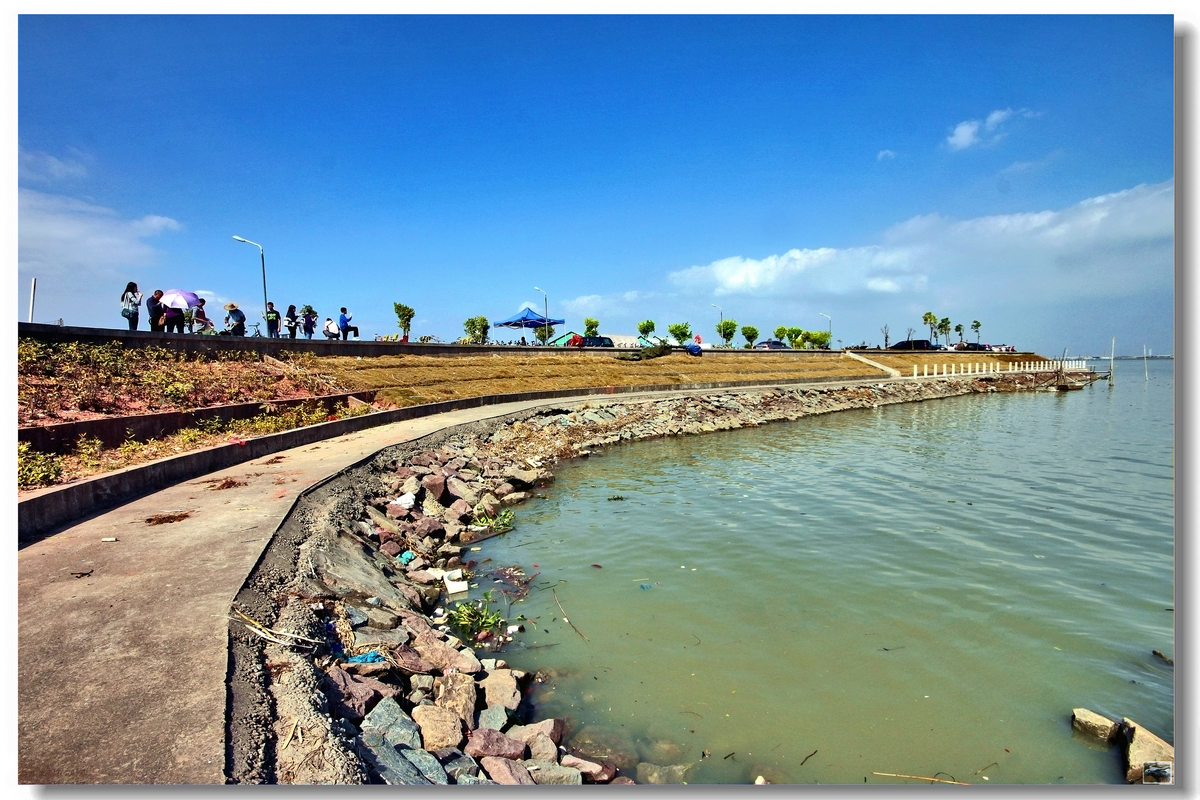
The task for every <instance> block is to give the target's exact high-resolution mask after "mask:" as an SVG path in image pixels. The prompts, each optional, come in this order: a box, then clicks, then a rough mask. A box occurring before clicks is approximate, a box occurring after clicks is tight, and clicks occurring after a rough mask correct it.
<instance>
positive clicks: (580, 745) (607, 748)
mask: <svg viewBox="0 0 1200 800" xmlns="http://www.w3.org/2000/svg"><path fill="white" fill-rule="evenodd" d="M509 733H510V734H511V733H512V731H509ZM551 738H553V737H551ZM567 750H568V752H570V753H572V754H574V755H577V756H579V757H580V758H584V759H587V760H588V761H611V762H612V763H613V764H615V765H616V767H617V769H619V770H621V771H622V772H628V771H630V770H632V769H633V768H634V767H636V766H637V763H638V760H639V759H638V755H637V747H636V746H635V745H634V742H633V738H632V737H631V736H629V735H628V734H626V733H623V732H620V731H616V730H612V729H609V728H601V727H587V728H584V729H583V730H581V731H579V732H578V733H576V734H575V735H574V736H572V737H571V741H570V743H569V744H568V745H567ZM638 782H639V783H641V781H640V780H639V781H638Z"/></svg>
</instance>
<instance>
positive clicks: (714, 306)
mask: <svg viewBox="0 0 1200 800" xmlns="http://www.w3.org/2000/svg"><path fill="white" fill-rule="evenodd" d="M709 305H710V306H712V307H713V308H715V309H716V310H717V311H721V307H720V306H719V305H717V304H716V303H709ZM724 321H725V312H724V311H721V322H724Z"/></svg>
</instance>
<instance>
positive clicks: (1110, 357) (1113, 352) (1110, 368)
mask: <svg viewBox="0 0 1200 800" xmlns="http://www.w3.org/2000/svg"><path fill="white" fill-rule="evenodd" d="M1116 359H1117V337H1115V336H1114V337H1112V350H1111V351H1110V352H1109V354H1108V388H1110V389H1111V388H1112V387H1113V384H1114V382H1115V381H1116V378H1114V377H1113V362H1114V361H1116Z"/></svg>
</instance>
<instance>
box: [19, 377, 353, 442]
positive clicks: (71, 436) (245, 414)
mask: <svg viewBox="0 0 1200 800" xmlns="http://www.w3.org/2000/svg"><path fill="white" fill-rule="evenodd" d="M351 397H353V398H355V399H356V400H362V401H363V402H366V403H369V402H371V401H372V400H374V399H375V392H374V391H364V392H347V393H344V394H329V395H322V396H320V397H309V398H301V399H297V400H275V401H272V402H271V403H270V405H272V406H274V407H276V408H293V407H295V406H299V405H304V404H305V403H312V402H314V401H315V402H318V403H320V404H321V405H323V406H324V407H325V410H326V411H327V412H331V411H333V409H334V406H336V405H337V404H338V403H347V402H349V398H351ZM267 405H268V404H267V403H236V404H232V405H225V406H211V407H209V408H198V409H194V410H192V411H164V412H162V413H159V414H139V415H137V416H131V417H109V418H106V419H87V420H79V421H77V422H60V423H58V424H56V425H40V426H36V427H31V428H18V429H17V441H19V442H28V443H29V445H30V446H31V447H32V448H33V449H34V450H38V451H40V452H42V453H69V452H71V451H72V450H74V448H75V444H76V442H78V441H79V437H80V436H87V437H89V438H94V439H99V440H100V441H101V442H102V443H103V444H104V446H105V447H120V446H121V444H122V443H123V442H124V441H126V439H133V440H134V441H137V442H146V441H149V440H150V439H161V438H162V437H164V436H170V435H171V434H172V433H175V432H176V431H178V430H180V429H181V428H188V427H195V426H196V425H197V424H198V423H200V422H204V421H206V420H212V419H219V420H221V421H222V422H230V421H231V420H239V419H250V418H252V417H257V416H258V415H259V414H261V413H263V411H264V410H265V408H266V406H267Z"/></svg>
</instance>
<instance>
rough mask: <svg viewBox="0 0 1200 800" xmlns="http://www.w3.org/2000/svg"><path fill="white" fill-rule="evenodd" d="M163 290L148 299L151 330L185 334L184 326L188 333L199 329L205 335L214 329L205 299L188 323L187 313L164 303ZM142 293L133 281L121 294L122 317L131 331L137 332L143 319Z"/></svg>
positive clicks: (197, 306) (147, 305)
mask: <svg viewBox="0 0 1200 800" xmlns="http://www.w3.org/2000/svg"><path fill="white" fill-rule="evenodd" d="M162 296H163V290H162V289H155V290H154V292H153V293H152V294H151V295H150V296H149V297H148V298H146V314H147V315H148V316H149V318H150V330H151V331H155V332H158V333H183V332H184V331H183V328H184V325H185V324H186V325H187V326H188V329H189V330H188V332H189V333H190V332H192V331H194V330H195V329H197V328H199V330H200V332H201V333H203V332H204V331H205V330H207V329H211V328H212V327H213V321H212V319H210V318H209V316H208V313H207V312H206V311H205V310H204V303H205V301H204V298H203V297H201V298H200V299H199V302H198V304H197V305H196V306H194V307H193V308H192V318H191V320H190V321H188V319H187V317H186V314H185V312H184V311H183V309H181V308H174V307H172V306H168V305H164V304H163V303H162ZM141 306H142V293H141V292H139V291H138V286H137V284H136V283H134V282H133V281H130V282H129V283H128V284H126V285H125V291H124V292H122V293H121V316H122V317H124V318H125V321H126V322H128V323H129V330H131V331H136V330H137V327H138V320H139V319H140V317H141V313H140V312H141Z"/></svg>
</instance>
